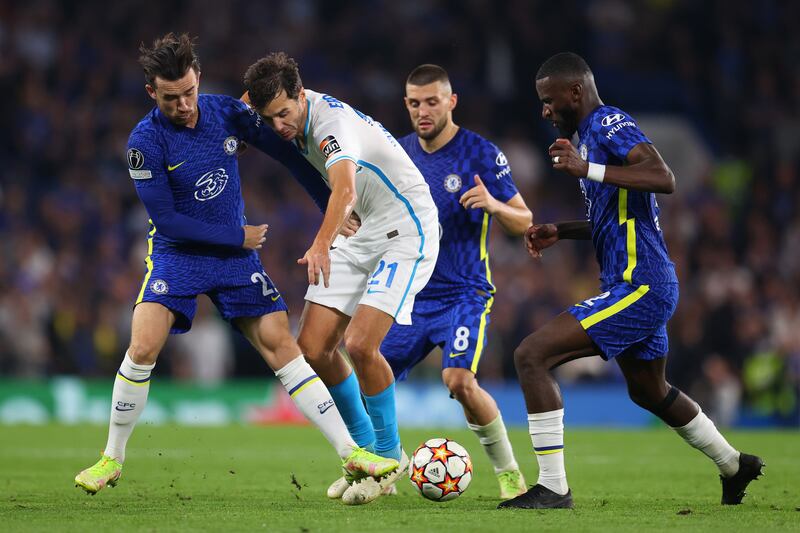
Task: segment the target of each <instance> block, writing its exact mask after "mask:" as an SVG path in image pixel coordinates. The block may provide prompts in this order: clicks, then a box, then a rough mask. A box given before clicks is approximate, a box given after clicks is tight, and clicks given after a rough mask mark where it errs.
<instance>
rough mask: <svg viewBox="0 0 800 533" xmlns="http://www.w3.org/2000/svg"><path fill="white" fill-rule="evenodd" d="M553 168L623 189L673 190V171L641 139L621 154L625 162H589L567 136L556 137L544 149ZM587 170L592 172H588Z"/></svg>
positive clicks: (669, 191)
mask: <svg viewBox="0 0 800 533" xmlns="http://www.w3.org/2000/svg"><path fill="white" fill-rule="evenodd" d="M548 152H549V154H550V157H551V159H552V161H553V168H555V169H557V170H563V171H564V172H566V173H567V174H570V175H572V176H575V177H576V178H584V177H588V178H589V179H594V180H595V181H602V182H603V183H608V184H610V185H615V186H617V187H621V188H623V189H632V190H636V191H644V192H657V193H666V194H671V193H673V192H675V175H674V174H673V173H672V170H670V168H669V167H668V166H667V164H666V163H665V162H664V159H662V157H661V154H659V153H658V150H656V148H655V146H653V145H652V144H650V143H646V142H642V143H639V144H637V145H636V146H634V147H633V148H631V150H630V151H629V152H628V154H627V156H626V157H625V161H626V162H627V165H625V166H617V165H597V164H594V163H591V165H593V166H592V167H590V163H588V162H586V161H584V160H583V159H581V157H580V155H578V151H577V150H576V149H575V147H574V146H573V145H572V143H571V142H569V140H567V139H556V142H554V143H553V144H551V145H550V148H549V150H548ZM590 172H591V173H592V175H590Z"/></svg>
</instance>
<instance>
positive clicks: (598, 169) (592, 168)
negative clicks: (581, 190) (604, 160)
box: [586, 163, 606, 183]
mask: <svg viewBox="0 0 800 533" xmlns="http://www.w3.org/2000/svg"><path fill="white" fill-rule="evenodd" d="M586 177H587V178H589V179H590V180H592V181H597V182H600V183H603V178H605V177H606V166H605V165H598V164H597V163H589V172H587V173H586Z"/></svg>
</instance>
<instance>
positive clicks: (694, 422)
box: [672, 407, 710, 434]
mask: <svg viewBox="0 0 800 533" xmlns="http://www.w3.org/2000/svg"><path fill="white" fill-rule="evenodd" d="M706 420H709V421H710V419H709V418H708V417H707V416H706V415H705V413H704V412H703V410H702V409H700V408H699V407H698V409H697V414H696V415H695V417H694V418H692V419H691V420H690V421H689V423H688V424H686V425H685V426H679V427H673V428H672V429H674V430H675V431H677V432H678V433H681V434H683V433H685V432H687V431H691V430H693V429H694V428H696V427H697V426H699V425H700V424H703V423H704V422H705V421H706Z"/></svg>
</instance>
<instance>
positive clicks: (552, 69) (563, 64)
mask: <svg viewBox="0 0 800 533" xmlns="http://www.w3.org/2000/svg"><path fill="white" fill-rule="evenodd" d="M586 74H589V75H591V74H592V69H590V68H589V65H588V64H587V63H586V61H585V60H584V59H583V58H582V57H581V56H579V55H578V54H575V53H572V52H561V53H559V54H556V55H554V56H552V57H550V59H548V60H547V61H545V62H544V63H542V66H541V67H539V70H538V71H537V72H536V79H537V80H541V79H542V78H549V77H554V78H580V77H582V76H584V75H586Z"/></svg>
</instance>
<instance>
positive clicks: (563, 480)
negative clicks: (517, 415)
mask: <svg viewBox="0 0 800 533" xmlns="http://www.w3.org/2000/svg"><path fill="white" fill-rule="evenodd" d="M597 353H598V350H597V348H596V347H595V345H594V343H593V341H592V339H591V338H590V337H589V335H588V334H587V333H586V331H585V330H584V329H583V327H581V324H580V322H578V320H577V319H576V318H575V317H574V316H572V315H571V314H570V313H561V314H560V315H558V316H557V317H555V318H554V319H553V320H551V321H550V322H548V323H547V324H545V325H544V326H542V327H541V328H540V329H539V330H537V331H536V332H534V333H533V334H531V335H529V336H528V337H526V338H525V339H524V340H523V341H522V343H521V344H520V345H519V347H517V349H516V350H515V351H514V364H515V366H516V368H517V375H518V377H519V381H520V385H521V386H522V392H523V395H524V396H525V405H526V406H527V409H528V428H529V432H530V435H531V442H532V443H533V451H534V453H535V454H536V460H537V462H538V463H539V479H538V481H537V484H536V485H535V486H534V487H532V488H531V489H530V490H529V491H528V492H527V493H525V494H523V495H522V496H518V497H517V498H514V499H512V500H508V501H506V502H503V503H501V504H500V507H522V508H553V507H556V508H557V507H572V496H571V493H570V491H569V486H568V484H567V475H566V470H565V469H564V404H563V402H562V400H561V389H560V388H559V386H558V383H557V382H556V380H555V378H554V377H553V375H552V372H551V371H552V369H553V368H555V367H557V366H559V365H561V364H564V363H566V362H567V361H571V360H573V359H578V358H580V357H589V356H592V355H597Z"/></svg>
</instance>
